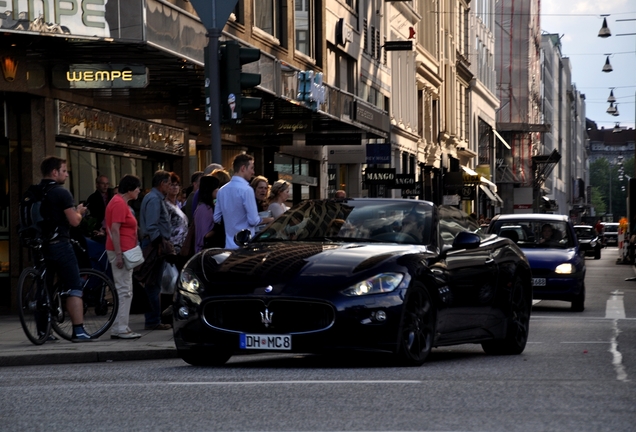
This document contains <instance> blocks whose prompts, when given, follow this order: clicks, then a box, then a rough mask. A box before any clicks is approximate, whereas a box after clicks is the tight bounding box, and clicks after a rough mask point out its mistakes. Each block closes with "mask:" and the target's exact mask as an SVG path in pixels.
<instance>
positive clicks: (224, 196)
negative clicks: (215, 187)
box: [214, 154, 274, 249]
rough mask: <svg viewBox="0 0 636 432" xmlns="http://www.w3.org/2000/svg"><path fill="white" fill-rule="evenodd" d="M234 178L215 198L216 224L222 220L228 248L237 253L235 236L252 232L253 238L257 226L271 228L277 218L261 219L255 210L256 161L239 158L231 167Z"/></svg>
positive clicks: (241, 155)
mask: <svg viewBox="0 0 636 432" xmlns="http://www.w3.org/2000/svg"><path fill="white" fill-rule="evenodd" d="M232 168H233V170H234V174H233V175H232V180H230V182H229V183H227V184H226V185H224V186H223V187H222V188H221V189H219V192H218V193H217V195H216V207H215V208H214V223H220V222H221V220H223V224H224V225H225V247H226V248H227V249H238V245H237V244H236V243H234V235H236V233H238V232H239V231H241V230H244V229H249V230H250V231H251V232H252V235H254V229H255V228H256V226H257V225H260V224H268V223H270V222H272V221H273V220H274V218H271V217H266V218H261V217H260V216H259V215H258V209H257V208H256V199H255V198H254V189H252V187H251V186H250V184H249V181H250V180H251V179H252V177H254V158H253V157H252V156H250V155H247V154H239V155H237V156H236V157H235V158H234V162H233V163H232Z"/></svg>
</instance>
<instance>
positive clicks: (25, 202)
mask: <svg viewBox="0 0 636 432" xmlns="http://www.w3.org/2000/svg"><path fill="white" fill-rule="evenodd" d="M55 186H56V185H55V184H50V185H46V186H42V185H40V184H34V185H31V186H29V188H28V189H27V190H26V192H25V193H24V195H23V196H22V200H21V201H20V222H19V226H18V234H19V236H20V240H21V241H22V243H23V244H24V245H28V244H29V243H31V242H32V241H34V240H42V241H47V240H51V239H52V238H54V237H55V231H56V229H55V228H54V227H53V225H52V223H51V220H50V219H49V218H48V217H46V216H44V215H43V214H42V204H43V202H44V200H45V198H46V195H47V194H48V193H49V191H50V190H51V189H53V188H54V187H55Z"/></svg>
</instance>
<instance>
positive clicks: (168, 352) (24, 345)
mask: <svg viewBox="0 0 636 432" xmlns="http://www.w3.org/2000/svg"><path fill="white" fill-rule="evenodd" d="M130 328H131V329H132V330H133V331H134V332H137V333H140V334H141V335H142V336H141V337H140V338H139V339H133V340H121V339H111V338H110V332H106V333H105V334H104V335H103V336H102V337H100V338H99V339H98V340H97V341H96V342H90V343H72V342H70V341H67V340H64V339H61V338H60V339H59V340H57V341H54V342H45V343H44V344H43V345H40V346H37V345H33V344H32V343H31V341H29V339H27V337H26V335H25V334H24V331H23V330H22V326H21V325H20V318H19V317H18V316H17V315H2V316H0V367H2V366H27V365H44V364H63V363H92V362H106V361H124V360H155V359H165V358H177V357H178V356H177V350H176V348H175V345H174V339H173V336H172V330H144V329H143V328H144V315H143V314H133V315H130Z"/></svg>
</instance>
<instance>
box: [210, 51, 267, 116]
mask: <svg viewBox="0 0 636 432" xmlns="http://www.w3.org/2000/svg"><path fill="white" fill-rule="evenodd" d="M219 57H220V59H219V61H220V65H219V66H220V70H219V72H220V73H219V77H220V96H221V97H220V101H221V121H223V122H229V121H236V120H241V119H242V118H243V116H244V115H245V114H247V113H250V112H253V111H257V110H258V109H260V107H261V104H262V99H261V98H259V97H248V96H243V95H242V94H241V90H245V89H250V88H253V87H256V86H257V85H259V84H260V83H261V75H260V74H256V73H246V72H242V66H243V65H244V64H248V63H253V62H255V61H258V60H259V59H260V58H261V51H260V50H259V49H257V48H243V47H241V46H239V44H238V42H235V41H228V42H225V43H223V44H221V46H220V48H219Z"/></svg>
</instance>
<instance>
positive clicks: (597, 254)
mask: <svg viewBox="0 0 636 432" xmlns="http://www.w3.org/2000/svg"><path fill="white" fill-rule="evenodd" d="M594 259H601V250H600V249H596V250H595V251H594Z"/></svg>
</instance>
